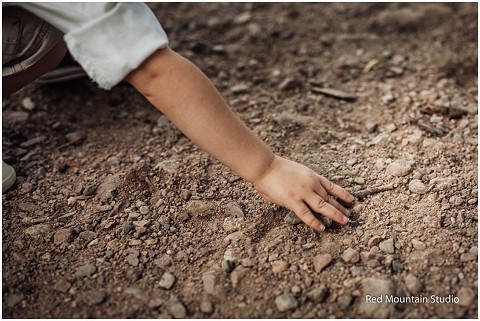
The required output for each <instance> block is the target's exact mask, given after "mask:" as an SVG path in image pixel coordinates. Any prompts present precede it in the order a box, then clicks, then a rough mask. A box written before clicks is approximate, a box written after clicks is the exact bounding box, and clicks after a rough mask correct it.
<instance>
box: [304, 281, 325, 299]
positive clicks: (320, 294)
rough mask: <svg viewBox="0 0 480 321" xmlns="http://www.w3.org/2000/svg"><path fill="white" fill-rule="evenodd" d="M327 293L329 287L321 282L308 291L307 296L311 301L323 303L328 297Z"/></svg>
mask: <svg viewBox="0 0 480 321" xmlns="http://www.w3.org/2000/svg"><path fill="white" fill-rule="evenodd" d="M327 295H328V289H327V287H326V286H325V285H323V284H320V285H319V286H317V287H316V288H314V289H313V290H311V291H309V292H308V293H307V298H308V299H309V300H310V301H313V302H316V303H321V302H323V301H325V299H326V298H327Z"/></svg>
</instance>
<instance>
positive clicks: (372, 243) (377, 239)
mask: <svg viewBox="0 0 480 321" xmlns="http://www.w3.org/2000/svg"><path fill="white" fill-rule="evenodd" d="M381 241H382V238H381V237H380V236H378V235H374V236H372V237H371V238H370V239H369V240H368V243H367V246H368V247H372V246H376V245H378V244H379V243H380V242H381Z"/></svg>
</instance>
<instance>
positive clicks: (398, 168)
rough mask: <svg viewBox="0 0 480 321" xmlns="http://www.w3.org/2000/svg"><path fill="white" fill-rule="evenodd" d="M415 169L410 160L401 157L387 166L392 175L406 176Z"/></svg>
mask: <svg viewBox="0 0 480 321" xmlns="http://www.w3.org/2000/svg"><path fill="white" fill-rule="evenodd" d="M412 171H413V168H412V164H411V163H410V162H409V161H406V160H403V159H399V160H396V161H394V162H393V163H391V164H390V165H388V166H387V172H388V173H389V174H390V175H392V176H400V177H402V176H406V175H408V174H410V173H411V172H412Z"/></svg>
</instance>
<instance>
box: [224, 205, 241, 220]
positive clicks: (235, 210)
mask: <svg viewBox="0 0 480 321" xmlns="http://www.w3.org/2000/svg"><path fill="white" fill-rule="evenodd" d="M225 216H232V217H237V218H244V217H245V214H244V213H243V210H242V208H241V207H240V205H239V204H238V203H237V202H230V203H228V204H227V205H226V206H225Z"/></svg>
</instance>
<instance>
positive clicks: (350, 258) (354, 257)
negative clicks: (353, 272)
mask: <svg viewBox="0 0 480 321" xmlns="http://www.w3.org/2000/svg"><path fill="white" fill-rule="evenodd" d="M342 259H343V260H344V261H345V262H347V263H357V262H358V261H360V254H359V253H358V251H357V250H355V249H352V248H350V247H349V248H348V249H346V250H345V251H344V252H343V254H342Z"/></svg>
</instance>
